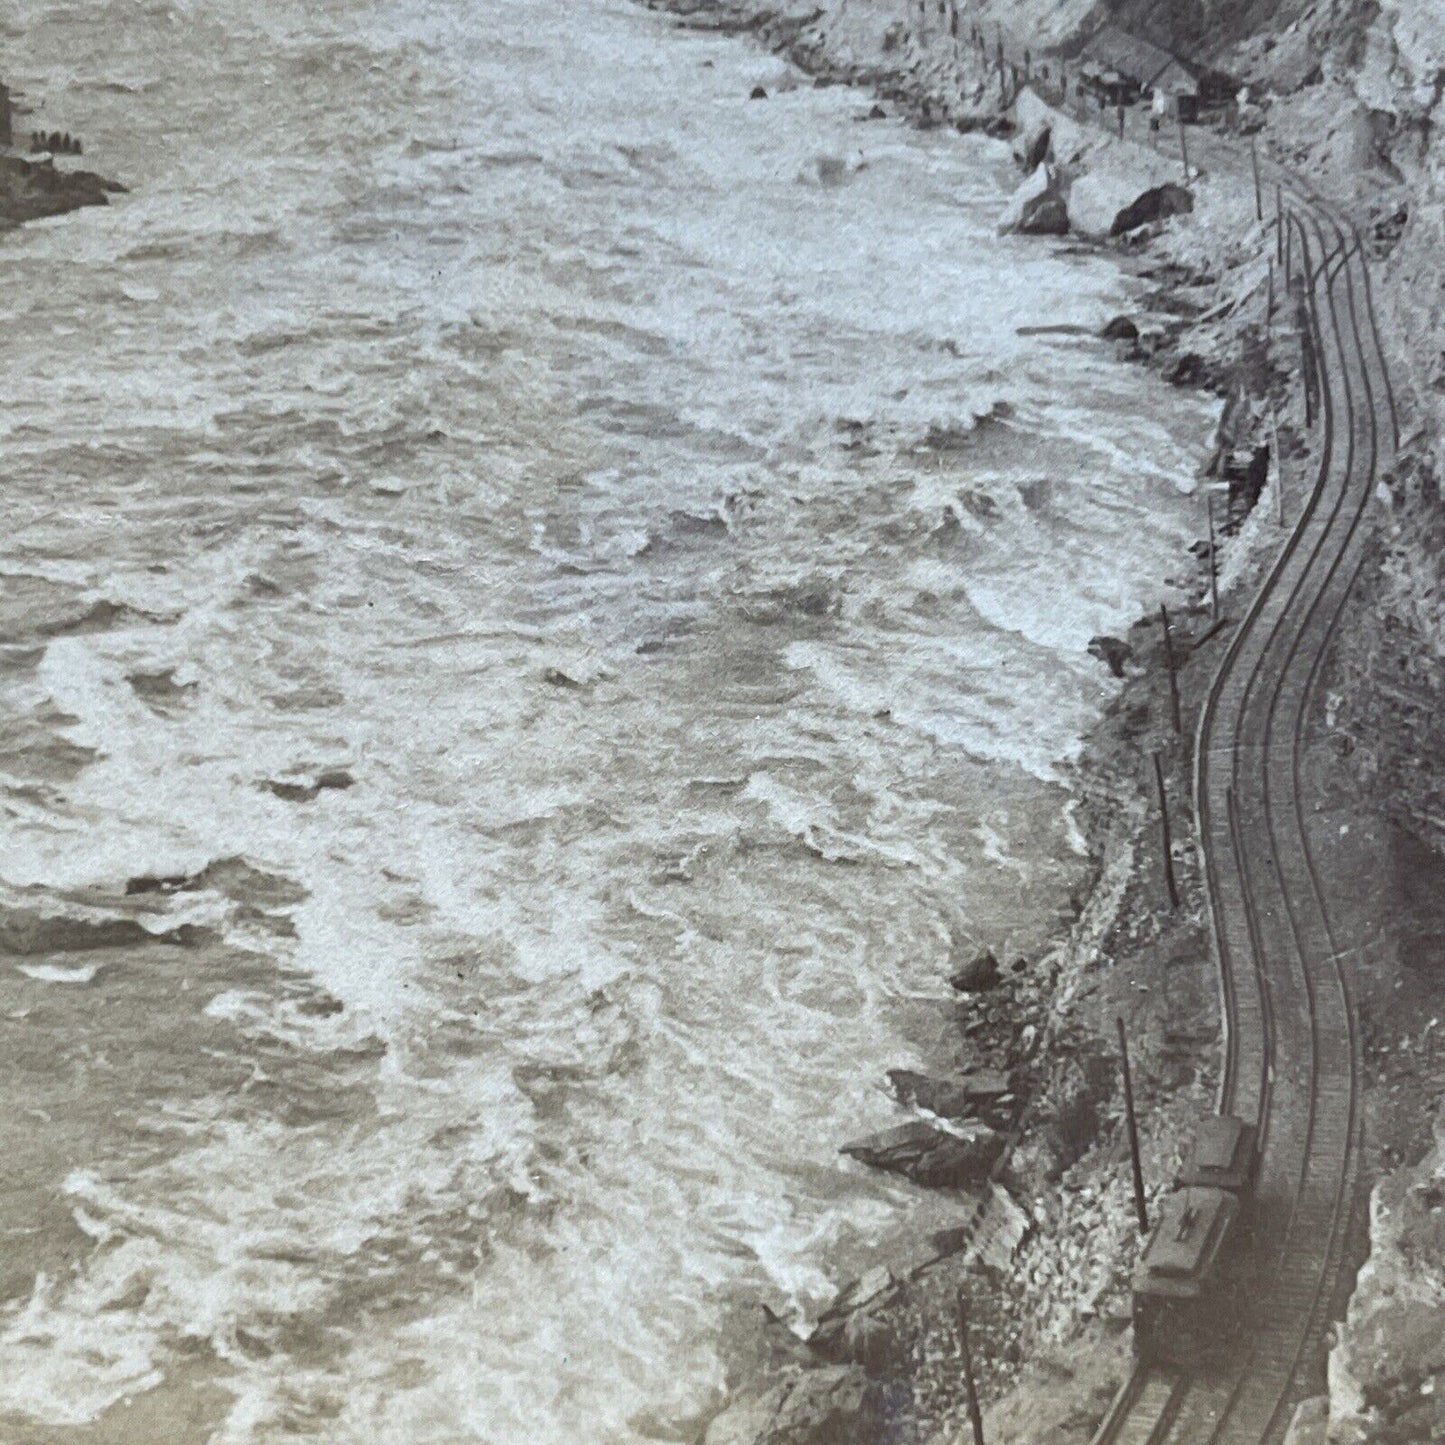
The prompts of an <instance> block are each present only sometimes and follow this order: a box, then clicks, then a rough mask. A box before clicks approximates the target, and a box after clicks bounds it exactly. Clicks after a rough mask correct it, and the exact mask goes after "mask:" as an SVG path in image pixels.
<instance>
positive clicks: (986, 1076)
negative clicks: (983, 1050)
mask: <svg viewBox="0 0 1445 1445" xmlns="http://www.w3.org/2000/svg"><path fill="white" fill-rule="evenodd" d="M888 1082H889V1083H890V1084H892V1086H893V1093H894V1095H895V1096H896V1097H897V1099H898V1102H899V1103H900V1104H908V1105H913V1106H915V1107H916V1108H919V1109H927V1110H928V1112H929V1113H930V1114H937V1115H938V1116H939V1117H940V1118H942V1119H970V1118H974V1117H976V1116H977V1115H978V1114H980V1113H982V1112H984V1111H986V1110H990V1109H996V1108H997V1107H998V1105H999V1104H1000V1103H1001V1102H1002V1101H1004V1100H1006V1099H1007V1098H1009V1096H1010V1094H1011V1092H1012V1089H1011V1086H1010V1084H1009V1078H1008V1075H1007V1074H1004V1073H1000V1072H999V1071H997V1070H995V1069H981V1070H978V1071H976V1072H971V1073H967V1074H960V1075H958V1077H957V1078H953V1079H935V1078H930V1077H929V1076H928V1075H927V1074H916V1073H914V1072H913V1070H911V1069H889V1071H888Z"/></svg>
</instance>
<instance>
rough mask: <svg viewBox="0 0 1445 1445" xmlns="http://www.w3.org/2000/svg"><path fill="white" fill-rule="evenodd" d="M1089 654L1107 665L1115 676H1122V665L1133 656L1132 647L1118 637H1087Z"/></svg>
mask: <svg viewBox="0 0 1445 1445" xmlns="http://www.w3.org/2000/svg"><path fill="white" fill-rule="evenodd" d="M1089 655H1090V657H1097V658H1098V659H1099V661H1100V662H1104V663H1107V664H1108V665H1109V671H1110V672H1112V673H1113V674H1114V676H1115V677H1123V676H1124V665H1125V664H1126V663H1127V662H1128V661H1129V660H1130V659H1131V658H1132V657H1133V656H1134V649H1133V648H1132V647H1130V646H1129V644H1128V643H1127V642H1125V641H1124V640H1123V639H1122V638H1120V637H1093V638H1090V639H1089Z"/></svg>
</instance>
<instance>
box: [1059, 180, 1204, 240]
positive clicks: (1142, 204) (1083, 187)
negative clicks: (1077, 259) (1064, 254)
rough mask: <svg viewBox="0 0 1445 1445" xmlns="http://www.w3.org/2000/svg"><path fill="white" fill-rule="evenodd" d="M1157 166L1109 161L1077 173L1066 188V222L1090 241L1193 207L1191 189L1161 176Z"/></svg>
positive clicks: (1116, 234) (1180, 213)
mask: <svg viewBox="0 0 1445 1445" xmlns="http://www.w3.org/2000/svg"><path fill="white" fill-rule="evenodd" d="M1160 169H1161V168H1160V167H1159V166H1158V165H1157V164H1156V165H1147V166H1139V167H1135V166H1134V165H1132V164H1127V163H1125V164H1118V163H1116V164H1110V165H1105V166H1100V167H1098V168H1097V169H1092V170H1090V171H1089V173H1088V174H1087V175H1083V176H1080V177H1079V179H1078V180H1077V181H1075V182H1074V184H1073V186H1072V188H1071V189H1070V191H1069V203H1068V204H1069V224H1070V226H1071V227H1072V228H1073V230H1074V231H1075V233H1076V234H1078V235H1080V236H1084V237H1086V238H1088V239H1089V240H1092V241H1106V240H1108V239H1109V238H1110V237H1111V236H1122V235H1123V234H1124V232H1126V231H1132V230H1133V229H1134V228H1135V227H1136V226H1144V225H1147V224H1148V223H1149V222H1151V221H1160V220H1164V219H1166V218H1167V217H1169V216H1178V215H1182V214H1184V213H1186V212H1188V211H1192V210H1193V209H1194V197H1193V195H1192V194H1191V192H1190V191H1189V190H1188V189H1187V188H1186V187H1185V186H1182V185H1180V184H1179V183H1178V182H1177V181H1173V180H1167V179H1165V178H1164V177H1163V176H1161V175H1160Z"/></svg>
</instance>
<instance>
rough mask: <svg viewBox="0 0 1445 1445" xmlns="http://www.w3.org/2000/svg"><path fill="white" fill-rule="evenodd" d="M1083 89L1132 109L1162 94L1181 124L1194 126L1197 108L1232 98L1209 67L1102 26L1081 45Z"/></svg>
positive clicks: (1226, 81)
mask: <svg viewBox="0 0 1445 1445" xmlns="http://www.w3.org/2000/svg"><path fill="white" fill-rule="evenodd" d="M1078 58H1079V60H1080V61H1081V62H1082V75H1083V83H1084V85H1085V86H1086V88H1088V89H1091V90H1093V91H1094V92H1095V93H1096V94H1098V95H1099V96H1100V97H1101V99H1103V100H1105V102H1106V103H1107V104H1110V105H1131V104H1133V102H1134V101H1136V100H1138V99H1139V97H1140V96H1142V95H1151V96H1152V95H1153V94H1154V93H1155V92H1156V91H1162V92H1163V93H1164V94H1165V95H1167V96H1168V97H1169V98H1170V101H1171V103H1172V105H1173V108H1174V110H1175V111H1176V113H1177V114H1178V116H1179V118H1180V119H1181V120H1185V121H1192V120H1196V119H1197V118H1198V115H1199V111H1200V109H1201V108H1202V107H1205V106H1209V105H1216V104H1218V103H1220V102H1221V101H1224V100H1227V99H1228V98H1229V97H1230V96H1232V95H1233V94H1234V90H1235V84H1234V82H1233V81H1232V80H1231V79H1230V78H1229V77H1228V76H1227V75H1224V74H1222V73H1221V72H1219V71H1216V70H1213V69H1211V68H1210V67H1208V66H1204V65H1199V64H1196V63H1195V62H1194V61H1191V60H1185V59H1182V58H1181V57H1180V56H1177V55H1172V54H1170V52H1169V51H1167V50H1164V49H1161V48H1160V47H1159V46H1157V45H1155V44H1154V43H1153V42H1152V41H1148V40H1145V39H1144V38H1143V37H1142V36H1139V35H1131V34H1130V33H1129V32H1128V31H1127V30H1123V29H1121V28H1120V27H1119V26H1117V25H1112V24H1106V25H1103V26H1101V27H1100V28H1099V29H1098V30H1096V31H1095V32H1094V33H1093V34H1092V35H1091V36H1090V37H1089V38H1088V39H1087V40H1086V41H1085V42H1084V43H1083V45H1082V47H1081V48H1080V50H1079V53H1078Z"/></svg>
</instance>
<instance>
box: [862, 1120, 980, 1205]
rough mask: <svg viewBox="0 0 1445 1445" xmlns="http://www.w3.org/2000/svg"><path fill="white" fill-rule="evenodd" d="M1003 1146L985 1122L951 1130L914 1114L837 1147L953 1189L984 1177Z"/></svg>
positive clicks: (880, 1165)
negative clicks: (891, 1127)
mask: <svg viewBox="0 0 1445 1445" xmlns="http://www.w3.org/2000/svg"><path fill="white" fill-rule="evenodd" d="M1003 1148H1004V1139H1003V1135H1001V1134H999V1133H998V1132H997V1131H995V1130H993V1129H990V1128H989V1127H988V1126H987V1125H986V1124H978V1123H974V1124H969V1125H966V1126H964V1127H963V1128H962V1129H960V1130H959V1131H958V1132H957V1133H954V1132H951V1131H949V1130H947V1129H940V1128H937V1127H936V1126H935V1125H933V1124H929V1123H926V1122H925V1121H924V1120H922V1119H915V1120H914V1121H913V1122H912V1123H908V1124H899V1125H898V1126H897V1127H896V1128H893V1129H884V1130H883V1131H882V1132H881V1133H879V1134H870V1135H868V1137H867V1138H865V1139H856V1140H854V1141H853V1143H851V1144H845V1145H844V1146H843V1148H842V1150H841V1151H840V1152H841V1153H843V1154H846V1155H848V1156H849V1158H851V1159H856V1160H858V1162H859V1163H860V1164H867V1165H869V1166H870V1167H871V1168H874V1169H886V1170H888V1171H889V1172H890V1173H893V1174H902V1175H905V1176H906V1177H907V1178H909V1179H911V1180H913V1181H914V1183H915V1184H927V1185H931V1186H933V1187H935V1188H953V1189H958V1188H962V1187H963V1186H965V1185H968V1184H979V1183H981V1182H983V1181H984V1180H985V1179H987V1178H988V1176H989V1173H990V1171H991V1170H992V1169H993V1166H994V1165H995V1164H996V1163H997V1162H998V1158H999V1156H1000V1155H1001V1154H1002V1153H1003Z"/></svg>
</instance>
